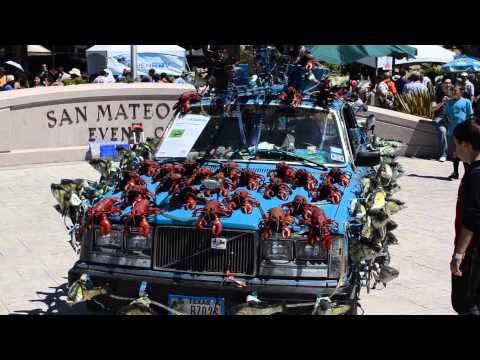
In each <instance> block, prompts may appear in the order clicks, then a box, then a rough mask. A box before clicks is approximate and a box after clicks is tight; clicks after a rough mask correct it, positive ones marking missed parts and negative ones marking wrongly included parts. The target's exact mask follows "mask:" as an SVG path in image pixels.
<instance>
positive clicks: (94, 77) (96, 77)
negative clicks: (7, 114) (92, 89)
mask: <svg viewBox="0 0 480 360" xmlns="http://www.w3.org/2000/svg"><path fill="white" fill-rule="evenodd" d="M128 81H132V82H133V81H134V80H133V79H131V73H130V72H129V71H128V70H127V69H125V70H124V71H123V73H122V74H121V75H119V76H117V75H113V74H112V72H111V70H110V69H104V70H102V71H100V72H99V73H97V74H87V73H85V72H82V71H80V70H79V69H78V68H72V69H71V70H70V71H68V72H66V71H65V68H64V67H61V66H60V67H57V68H51V69H49V68H48V66H47V65H46V64H43V65H42V66H41V69H40V71H39V72H38V73H37V74H36V75H33V76H27V75H26V74H25V73H24V72H22V71H14V72H12V71H7V70H6V69H5V68H4V67H0V91H9V90H16V89H24V88H35V87H45V86H65V85H77V84H88V83H93V84H108V83H116V82H128ZM135 81H141V82H153V83H187V82H188V80H187V77H186V75H185V74H182V76H179V77H174V76H169V75H167V74H166V73H160V74H158V73H157V72H156V71H155V69H150V70H149V72H148V74H147V75H144V76H141V77H140V78H137V79H135Z"/></svg>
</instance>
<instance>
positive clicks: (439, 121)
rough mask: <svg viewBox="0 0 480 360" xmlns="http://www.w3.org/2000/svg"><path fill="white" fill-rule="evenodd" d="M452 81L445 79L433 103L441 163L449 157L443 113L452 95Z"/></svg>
mask: <svg viewBox="0 0 480 360" xmlns="http://www.w3.org/2000/svg"><path fill="white" fill-rule="evenodd" d="M452 86H453V85H452V80H450V79H445V80H444V81H443V83H442V85H441V86H440V87H439V88H438V89H437V92H436V94H435V101H434V102H432V110H433V122H434V123H435V126H436V127H437V129H438V132H439V136H440V158H439V161H441V162H445V161H446V160H447V157H448V138H447V131H448V129H447V125H446V123H445V120H444V116H443V111H444V107H445V105H446V103H447V101H448V98H449V96H450V95H451V90H452Z"/></svg>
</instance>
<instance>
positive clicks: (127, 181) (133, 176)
mask: <svg viewBox="0 0 480 360" xmlns="http://www.w3.org/2000/svg"><path fill="white" fill-rule="evenodd" d="M122 185H123V186H121V188H122V190H124V191H128V188H130V187H132V186H134V185H141V186H143V185H145V181H144V180H143V179H142V178H141V177H140V174H139V173H138V172H136V171H129V172H127V173H126V176H125V177H124V181H123V184H122Z"/></svg>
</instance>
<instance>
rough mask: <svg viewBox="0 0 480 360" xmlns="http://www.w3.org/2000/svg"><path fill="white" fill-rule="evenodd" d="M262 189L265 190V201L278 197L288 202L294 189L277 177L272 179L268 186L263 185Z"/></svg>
mask: <svg viewBox="0 0 480 360" xmlns="http://www.w3.org/2000/svg"><path fill="white" fill-rule="evenodd" d="M262 188H265V191H264V193H263V197H264V198H265V199H271V198H273V197H275V196H278V198H279V199H280V200H283V201H286V200H287V199H288V197H289V196H290V195H291V194H292V189H291V188H290V186H288V184H286V183H284V182H283V181H282V179H280V178H277V177H273V178H271V179H270V182H269V183H268V184H267V185H263V186H262ZM262 188H260V189H262Z"/></svg>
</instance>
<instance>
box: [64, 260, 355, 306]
mask: <svg viewBox="0 0 480 360" xmlns="http://www.w3.org/2000/svg"><path fill="white" fill-rule="evenodd" d="M82 274H88V275H89V276H90V278H91V280H92V282H93V284H94V285H95V286H101V285H104V284H106V283H108V284H109V286H110V289H111V291H112V293H113V294H115V295H117V296H121V297H129V298H136V297H138V290H139V286H140V284H141V282H142V281H147V283H148V287H147V293H148V295H149V297H150V298H151V299H153V300H156V301H158V302H160V303H163V304H166V305H167V299H168V295H169V294H175V295H186V296H209V297H218V298H224V299H225V307H226V312H227V314H228V313H229V309H231V308H233V307H235V306H237V305H239V304H242V303H245V301H246V297H247V295H249V294H251V293H252V292H256V293H257V295H258V297H259V298H260V299H261V300H262V301H266V302H268V303H269V304H280V303H283V304H292V303H301V302H313V301H315V299H316V297H317V296H329V295H331V294H332V293H333V291H334V290H335V287H336V281H332V280H298V281H296V280H286V279H271V278H269V279H259V278H253V279H248V278H246V279H241V280H245V281H246V283H247V286H246V287H244V288H238V287H236V285H235V284H234V283H230V282H227V281H226V278H225V277H221V276H205V275H192V274H180V273H167V272H160V271H153V270H147V269H138V268H125V267H112V266H105V265H97V264H90V263H86V262H81V261H79V262H77V263H76V264H75V265H74V267H73V268H72V269H71V270H70V271H69V273H68V283H69V286H70V285H71V284H72V283H73V282H74V281H76V280H77V279H78V278H79V277H80V276H81V275H82ZM351 293H352V289H351V287H350V286H349V285H346V286H343V287H340V288H339V289H338V290H337V291H336V292H335V297H334V298H335V299H336V300H339V301H341V302H343V303H349V304H351V303H352V300H351V299H350V295H351ZM120 305H124V304H112V303H109V306H110V307H113V308H116V307H118V306H120Z"/></svg>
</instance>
